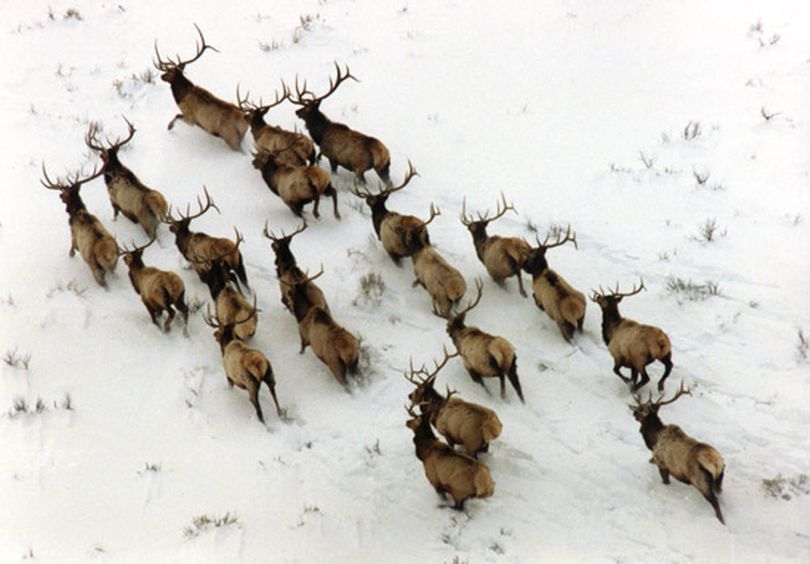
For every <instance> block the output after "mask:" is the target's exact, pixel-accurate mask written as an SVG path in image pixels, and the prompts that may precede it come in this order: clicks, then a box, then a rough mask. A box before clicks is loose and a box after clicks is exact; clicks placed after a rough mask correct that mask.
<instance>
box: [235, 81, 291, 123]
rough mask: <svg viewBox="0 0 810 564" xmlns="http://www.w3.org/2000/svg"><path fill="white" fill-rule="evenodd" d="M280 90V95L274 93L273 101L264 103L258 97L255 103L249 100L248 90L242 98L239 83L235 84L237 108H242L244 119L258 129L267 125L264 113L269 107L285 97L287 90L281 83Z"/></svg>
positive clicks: (276, 104) (277, 103)
mask: <svg viewBox="0 0 810 564" xmlns="http://www.w3.org/2000/svg"><path fill="white" fill-rule="evenodd" d="M281 90H282V95H281V96H279V94H278V92H276V93H275V101H273V102H271V103H270V104H267V105H265V104H264V100H263V99H261V98H260V99H259V104H258V105H257V104H255V103H254V102H251V101H250V92H248V93H246V94H245V97H244V98H243V97H242V96H241V95H240V94H239V85H238V84H237V85H236V100H237V102H238V103H239V109H240V110H242V113H243V114H244V116H245V121H247V122H248V123H249V124H250V127H251V128H252V129H254V130H258V129H261V128H262V127H264V126H265V125H267V124H266V123H265V121H264V116H265V114H267V112H268V111H269V110H270V109H271V108H275V107H276V106H278V105H279V104H281V103H282V102H284V101H285V100H286V99H287V97H288V95H289V92H288V91H287V87H286V86H285V85H284V84H282V85H281Z"/></svg>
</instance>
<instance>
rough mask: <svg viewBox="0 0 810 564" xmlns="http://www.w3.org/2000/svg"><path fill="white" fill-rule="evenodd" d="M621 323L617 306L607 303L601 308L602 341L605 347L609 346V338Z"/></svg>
mask: <svg viewBox="0 0 810 564" xmlns="http://www.w3.org/2000/svg"><path fill="white" fill-rule="evenodd" d="M621 322H622V316H621V314H620V313H619V304H617V303H613V302H608V304H607V305H606V306H605V307H603V308H602V340H604V341H605V344H606V345H609V344H610V338H611V337H612V336H613V331H614V330H615V329H616V327H617V326H618V325H619V323H621Z"/></svg>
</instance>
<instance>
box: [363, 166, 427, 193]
mask: <svg viewBox="0 0 810 564" xmlns="http://www.w3.org/2000/svg"><path fill="white" fill-rule="evenodd" d="M414 176H419V173H418V172H416V169H415V168H414V167H413V163H412V162H411V161H410V159H409V160H408V172H406V173H405V178H403V179H402V184H400V185H399V186H390V187H388V188H385V187H384V186H383V185H382V183H379V186H380V191H379V193H377V194H372V193H371V192H369V191H368V190H361V189H360V187H359V186H358V185H357V179H355V180H354V183H353V185H352V189H351V191H352V194H354V195H355V196H357V197H359V198H367V197H368V196H373V195H376V196H386V197H388V196H390V195H391V194H393V193H394V192H397V191H399V190H402V189H403V188H405V187H406V186H407V185H408V182H410V181H411V179H412V178H413V177H414Z"/></svg>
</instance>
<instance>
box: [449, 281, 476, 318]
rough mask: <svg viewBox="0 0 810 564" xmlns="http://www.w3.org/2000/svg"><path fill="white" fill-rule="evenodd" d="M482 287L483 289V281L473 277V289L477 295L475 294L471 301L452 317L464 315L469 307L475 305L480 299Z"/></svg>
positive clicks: (471, 307)
mask: <svg viewBox="0 0 810 564" xmlns="http://www.w3.org/2000/svg"><path fill="white" fill-rule="evenodd" d="M483 289H484V281H483V280H481V279H480V278H476V279H475V291H476V293H477V295H476V297H475V299H474V300H473V301H472V302H470V303H468V304H467V307H465V308H464V309H462V310H461V311H458V312H456V314H455V315H453V316H452V317H453V318H457V317H461V316H462V315H465V314H466V313H467V312H469V311H470V310H471V309H473V308H474V307H475V306H477V305H478V302H480V301H481V292H482V290H483Z"/></svg>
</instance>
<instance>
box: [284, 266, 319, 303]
mask: <svg viewBox="0 0 810 564" xmlns="http://www.w3.org/2000/svg"><path fill="white" fill-rule="evenodd" d="M306 278H307V275H306V274H304V272H302V271H301V269H300V268H298V267H295V268H291V269H288V270H286V271H285V272H283V273H282V274H280V275H279V287H280V289H281V303H282V304H284V307H286V308H287V309H288V310H289V311H291V312H292V311H293V306H294V302H293V294H294V293H295V284H297V283H299V282H301V281H302V280H305V279H306ZM305 292H306V299H307V302H308V303H310V304H312V306H313V307H319V308H321V309H323V310H325V311H327V312H328V311H329V304H327V303H326V296H324V295H323V291H321V289H320V288H319V287H318V286H317V285H316V284H315V283H314V282H308V283H307V285H306V290H305Z"/></svg>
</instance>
